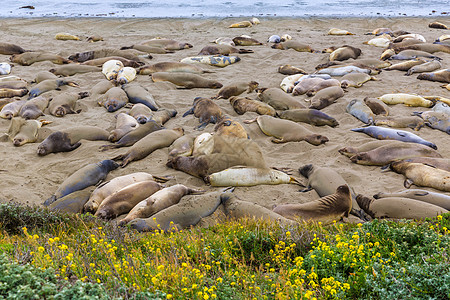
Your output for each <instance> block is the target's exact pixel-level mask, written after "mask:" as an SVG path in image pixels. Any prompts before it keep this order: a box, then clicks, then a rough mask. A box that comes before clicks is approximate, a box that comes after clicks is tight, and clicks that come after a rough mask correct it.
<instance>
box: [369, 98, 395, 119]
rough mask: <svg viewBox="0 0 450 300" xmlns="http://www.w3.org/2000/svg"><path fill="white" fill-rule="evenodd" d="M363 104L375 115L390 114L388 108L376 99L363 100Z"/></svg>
mask: <svg viewBox="0 0 450 300" xmlns="http://www.w3.org/2000/svg"><path fill="white" fill-rule="evenodd" d="M364 103H365V104H366V105H367V106H368V107H369V108H370V109H371V110H372V112H373V113H374V114H376V115H382V116H388V115H389V113H390V109H389V106H387V105H386V103H384V102H383V101H381V100H379V99H377V98H370V97H366V98H364Z"/></svg>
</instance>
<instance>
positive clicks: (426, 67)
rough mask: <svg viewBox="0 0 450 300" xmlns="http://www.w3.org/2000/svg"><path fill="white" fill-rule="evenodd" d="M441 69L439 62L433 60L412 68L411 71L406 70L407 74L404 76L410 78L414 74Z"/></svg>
mask: <svg viewBox="0 0 450 300" xmlns="http://www.w3.org/2000/svg"><path fill="white" fill-rule="evenodd" d="M441 67H442V64H441V62H440V61H438V60H436V59H434V60H432V61H429V62H426V63H423V64H420V65H418V66H414V67H412V68H411V69H409V70H408V72H406V75H407V76H410V75H412V74H414V73H424V72H433V71H436V70H438V69H440V68H441Z"/></svg>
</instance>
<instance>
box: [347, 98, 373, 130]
mask: <svg viewBox="0 0 450 300" xmlns="http://www.w3.org/2000/svg"><path fill="white" fill-rule="evenodd" d="M345 111H346V112H348V113H349V114H351V115H352V116H354V117H355V118H357V119H358V120H360V121H361V122H363V123H366V124H372V123H373V121H374V119H375V115H374V113H373V112H372V110H371V109H370V107H368V106H367V105H366V104H365V103H364V101H363V100H360V99H353V100H352V101H350V102H349V103H348V105H347V107H346V108H345Z"/></svg>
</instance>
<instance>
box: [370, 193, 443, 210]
mask: <svg viewBox="0 0 450 300" xmlns="http://www.w3.org/2000/svg"><path fill="white" fill-rule="evenodd" d="M373 197H374V198H375V199H381V198H392V197H401V198H408V199H414V200H418V201H422V202H426V203H430V204H433V205H437V206H440V207H442V208H445V209H447V210H450V196H449V195H446V194H442V193H435V192H430V191H425V190H418V189H409V190H404V191H398V192H393V193H389V192H380V193H377V194H375V195H373Z"/></svg>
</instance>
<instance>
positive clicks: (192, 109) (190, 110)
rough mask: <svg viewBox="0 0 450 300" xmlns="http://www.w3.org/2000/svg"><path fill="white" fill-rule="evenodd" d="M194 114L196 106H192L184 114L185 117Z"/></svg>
mask: <svg viewBox="0 0 450 300" xmlns="http://www.w3.org/2000/svg"><path fill="white" fill-rule="evenodd" d="M193 114H194V107H192V108H191V109H189V110H188V111H187V112H185V113H184V114H183V118H184V117H186V116H188V115H193Z"/></svg>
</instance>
